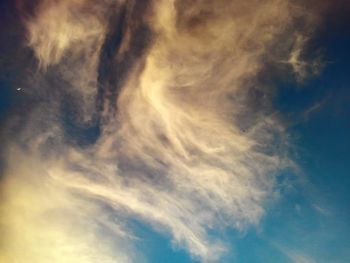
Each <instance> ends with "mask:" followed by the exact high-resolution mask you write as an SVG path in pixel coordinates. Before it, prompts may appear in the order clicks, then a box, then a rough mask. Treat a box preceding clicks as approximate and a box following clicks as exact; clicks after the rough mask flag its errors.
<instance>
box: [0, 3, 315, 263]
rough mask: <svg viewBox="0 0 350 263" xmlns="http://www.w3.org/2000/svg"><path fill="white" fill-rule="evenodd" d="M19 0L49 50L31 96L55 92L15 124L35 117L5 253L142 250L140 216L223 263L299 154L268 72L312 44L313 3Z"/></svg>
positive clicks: (135, 257) (41, 56) (41, 256)
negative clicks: (304, 42) (293, 151)
mask: <svg viewBox="0 0 350 263" xmlns="http://www.w3.org/2000/svg"><path fill="white" fill-rule="evenodd" d="M17 6H18V10H20V12H21V15H22V17H23V21H24V27H25V30H26V39H27V43H26V44H27V46H28V47H29V48H30V49H31V50H32V51H33V54H34V56H35V61H36V64H37V69H33V70H32V71H31V72H29V73H27V78H26V79H25V80H24V81H23V83H24V84H23V85H26V88H25V89H24V91H25V96H27V98H28V99H29V98H33V97H40V100H39V103H36V105H34V106H32V107H31V109H30V111H28V112H27V113H25V114H26V121H20V124H18V123H17V124H14V122H15V121H12V122H10V123H9V124H8V129H14V127H18V126H20V127H21V128H20V130H19V132H18V134H17V135H16V138H15V139H12V140H10V139H9V143H8V144H7V145H6V156H7V158H6V163H7V166H6V170H5V176H4V178H3V182H2V184H1V187H2V188H3V189H4V191H3V193H4V194H3V197H2V204H1V211H2V216H1V228H2V229H6V231H5V230H2V231H5V232H4V233H5V235H4V236H5V240H6V241H5V243H4V245H2V247H1V249H2V250H1V252H0V259H2V258H4V260H5V261H6V262H21V263H22V262H28V258H30V259H31V260H30V262H62V260H63V261H64V262H142V261H143V260H146V259H144V258H143V256H142V254H141V253H138V252H136V251H135V250H134V249H133V242H134V241H135V239H137V235H135V234H134V233H133V229H132V227H131V226H130V224H128V221H129V220H131V219H132V220H137V221H139V222H142V223H143V224H146V225H148V226H150V227H152V228H153V229H154V230H155V231H158V232H159V233H161V234H163V235H166V236H169V237H171V239H172V240H173V243H174V244H175V245H176V246H179V247H181V248H183V249H186V250H187V251H188V252H189V254H190V255H191V256H193V257H194V258H197V259H199V260H201V261H202V262H217V261H218V260H219V259H220V256H221V255H222V254H223V253H224V252H225V251H226V250H227V249H228V248H227V246H226V244H225V241H224V240H223V239H221V238H220V232H222V231H224V230H225V229H227V228H235V229H238V230H244V229H246V228H247V227H249V226H250V225H256V224H258V223H259V220H260V219H261V217H262V216H263V215H264V213H265V209H264V205H265V203H266V202H267V201H268V200H269V199H271V198H273V196H274V195H275V193H276V191H278V189H276V177H277V176H278V173H279V172H280V171H281V170H283V169H284V168H286V167H288V166H290V165H292V161H291V160H290V159H289V158H288V155H287V149H286V145H287V142H286V140H285V139H284V138H285V129H284V127H283V124H282V122H281V121H280V120H279V118H278V117H277V116H278V114H275V112H274V110H273V109H272V107H271V103H270V100H271V94H272V87H269V85H268V83H265V82H264V81H263V80H262V79H263V78H262V77H261V75H262V74H274V73H273V72H272V69H271V70H270V69H269V65H271V64H273V63H276V64H279V61H288V59H289V60H290V59H291V58H295V57H296V52H298V60H299V59H300V58H299V54H300V49H301V48H302V47H301V45H300V39H304V38H302V35H303V34H306V33H308V32H309V31H308V29H309V26H310V23H311V22H310V21H309V20H310V19H306V18H305V14H306V13H308V12H307V11H306V10H305V7H303V6H302V5H300V4H297V3H296V2H295V1H286V0H267V1H257V0H249V1H226V0H217V1H206V0H196V1H183V0H176V1H175V0H158V1H131V0H130V1H122V0H120V1H117V0H103V1H90V0H40V1H38V2H37V3H36V4H35V5H34V7H33V6H29V5H28V1H18V3H17ZM300 21H302V22H300ZM296 48H298V50H297V51H296ZM298 63H299V64H296V63H294V64H293V67H294V68H295V67H298V65H304V64H301V62H298ZM295 70H296V71H298V70H300V69H299V68H296V69H295ZM15 119H16V118H14V120H15ZM214 232H217V233H216V234H213V233H214ZM96 244H100V245H96ZM16 251H24V252H23V253H22V254H18V253H16ZM1 257H2V258H1ZM146 261H147V260H146ZM150 262H152V261H150Z"/></svg>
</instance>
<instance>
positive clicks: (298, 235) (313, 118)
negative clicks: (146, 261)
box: [140, 24, 350, 263]
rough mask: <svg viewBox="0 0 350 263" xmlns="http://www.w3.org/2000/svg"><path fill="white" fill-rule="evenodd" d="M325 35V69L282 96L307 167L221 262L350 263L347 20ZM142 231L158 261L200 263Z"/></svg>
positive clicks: (321, 41)
mask: <svg viewBox="0 0 350 263" xmlns="http://www.w3.org/2000/svg"><path fill="white" fill-rule="evenodd" d="M338 26H339V25H338ZM330 27H331V26H330ZM322 33H323V34H322V35H321V37H319V38H318V39H317V40H316V41H315V42H314V45H316V46H318V47H319V48H320V50H321V51H322V56H323V59H324V68H323V70H322V71H321V72H320V74H319V75H317V76H314V77H311V78H309V79H307V80H305V81H304V82H302V83H288V84H287V85H286V84H283V88H280V89H278V94H277V96H276V98H275V105H276V107H277V108H278V109H279V110H280V111H281V112H282V113H283V114H284V117H286V116H287V119H288V118H289V119H288V120H289V122H290V124H289V126H288V131H289V133H290V134H291V137H292V141H293V146H294V147H295V159H296V162H297V164H298V165H299V167H300V171H299V172H298V173H297V174H295V173H294V174H293V173H290V174H288V175H287V177H288V178H289V179H290V180H291V182H293V183H291V184H290V188H288V187H287V188H286V189H284V190H283V194H282V195H281V199H280V200H278V201H277V202H276V203H274V204H273V205H272V207H270V209H269V210H268V212H267V214H266V216H265V217H264V218H263V220H262V222H261V224H260V225H259V226H257V227H256V228H254V227H253V228H251V229H249V230H247V231H245V232H243V233H238V232H235V231H230V232H229V233H226V234H225V238H226V240H229V242H231V245H232V248H233V251H231V252H230V253H229V254H228V255H226V256H225V257H224V258H222V259H221V261H220V262H227V263H229V262H249V263H260V262H271V263H275V262H276V263H284V262H286V263H287V262H288V263H289V262H290V263H292V262H296V263H312V262H317V263H318V262H320V263H323V262H324V263H328V262H332V263H333V262H334V263H346V262H349V258H350V224H349V222H350V191H349V187H350V151H349V147H350V86H349V85H350V84H349V83H350V75H349V69H350V52H349V47H350V32H349V29H347V28H344V24H342V25H341V26H340V27H339V28H332V30H331V29H329V28H328V30H325V31H323V32H322ZM310 109H312V110H311V111H310ZM141 236H142V241H141V242H140V247H142V248H143V249H145V248H147V249H146V250H147V251H148V252H147V254H148V255H149V257H150V258H153V259H154V262H169V263H170V262H171V263H175V262H196V261H195V260H194V259H193V258H191V257H189V256H188V255H187V254H186V253H185V252H184V250H182V249H179V248H176V246H175V247H174V246H172V245H171V243H169V241H168V240H167V239H166V238H164V237H161V236H159V235H157V234H156V233H154V232H152V231H150V230H145V231H142V234H141ZM172 248H175V250H174V249H172Z"/></svg>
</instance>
